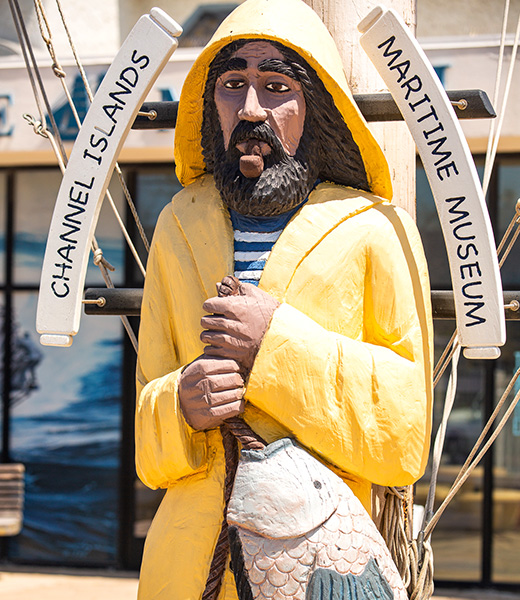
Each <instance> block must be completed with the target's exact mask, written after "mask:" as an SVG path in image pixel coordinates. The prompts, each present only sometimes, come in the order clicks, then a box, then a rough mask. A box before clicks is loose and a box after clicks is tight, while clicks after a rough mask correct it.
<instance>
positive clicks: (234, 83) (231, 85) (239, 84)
mask: <svg viewBox="0 0 520 600" xmlns="http://www.w3.org/2000/svg"><path fill="white" fill-rule="evenodd" d="M222 85H223V86H224V87H225V88H227V89H228V90H239V89H241V88H243V87H244V86H245V82H244V81H242V80H241V79H228V80H227V81H223V82H222Z"/></svg>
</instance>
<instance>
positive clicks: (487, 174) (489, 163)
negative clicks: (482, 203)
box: [482, 15, 520, 194]
mask: <svg viewBox="0 0 520 600" xmlns="http://www.w3.org/2000/svg"><path fill="white" fill-rule="evenodd" d="M519 39H520V15H519V16H518V22H517V25H516V33H515V41H514V42H513V49H512V50H511V62H510V63H509V71H508V74H507V80H506V87H505V90H504V94H503V97H502V98H503V99H502V105H501V107H500V115H499V118H498V124H497V130H496V133H495V137H494V138H493V145H492V148H491V152H490V155H489V160H486V166H485V169H484V180H483V186H482V188H483V190H484V194H486V192H487V188H488V186H489V182H490V180H491V173H492V171H493V165H494V162H495V158H496V153H497V149H498V142H499V140H500V134H501V132H502V125H503V123H504V118H505V113H506V107H507V102H508V100H509V92H510V90H511V82H512V81H513V73H514V70H515V63H516V55H517V52H518V42H519ZM486 158H487V157H486Z"/></svg>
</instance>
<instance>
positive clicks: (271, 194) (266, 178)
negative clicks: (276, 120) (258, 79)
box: [213, 121, 318, 217]
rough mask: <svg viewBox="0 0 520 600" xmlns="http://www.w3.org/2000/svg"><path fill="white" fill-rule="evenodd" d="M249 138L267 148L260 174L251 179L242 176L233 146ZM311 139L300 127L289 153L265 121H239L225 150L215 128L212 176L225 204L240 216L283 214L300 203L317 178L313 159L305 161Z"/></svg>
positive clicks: (311, 145) (236, 152) (236, 151)
mask: <svg viewBox="0 0 520 600" xmlns="http://www.w3.org/2000/svg"><path fill="white" fill-rule="evenodd" d="M249 139H257V140H259V141H263V142H266V143H268V144H269V145H270V147H271V153H270V154H268V155H266V156H264V170H263V172H262V174H261V175H260V176H259V177H255V178H248V177H245V175H243V174H242V172H241V171H240V166H239V165H240V157H241V156H242V154H241V153H240V151H239V150H237V148H236V144H238V143H240V142H242V141H245V140H249ZM312 142H313V139H312V136H309V135H307V134H306V132H305V130H304V133H303V135H302V138H301V140H300V145H299V147H298V150H297V151H296V154H295V156H289V155H288V154H287V153H286V152H285V150H284V148H283V146H282V143H281V142H280V140H279V138H278V137H277V136H276V134H275V133H274V131H273V130H272V129H271V127H270V126H269V125H268V124H267V123H254V122H250V121H240V123H239V124H238V125H237V126H236V128H235V129H234V131H233V133H232V134H231V138H230V142H229V147H228V150H227V151H226V149H225V148H224V139H223V136H222V132H221V131H220V130H219V132H218V133H217V134H216V139H215V165H214V172H213V176H214V178H215V185H216V187H217V189H218V190H219V192H220V194H221V196H222V199H223V201H224V203H225V204H226V206H227V207H228V208H231V209H233V210H235V211H236V212H238V213H241V214H243V215H251V216H256V217H263V216H275V215H280V214H283V213H285V212H288V211H290V210H291V209H293V208H295V207H296V206H298V205H299V204H301V203H302V202H303V201H304V200H305V198H306V197H307V196H308V195H309V193H310V191H311V190H312V187H313V186H314V183H315V181H316V179H317V177H318V169H317V167H316V161H313V162H314V164H311V161H309V160H307V157H308V156H313V154H312V151H313V146H314V144H313V143H312ZM304 148H305V149H306V150H305V151H304V150H303V149H304Z"/></svg>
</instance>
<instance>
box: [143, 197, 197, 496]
mask: <svg viewBox="0 0 520 600" xmlns="http://www.w3.org/2000/svg"><path fill="white" fill-rule="evenodd" d="M175 238H176V236H175V220H174V218H173V215H172V209H171V207H170V206H169V207H167V208H166V209H165V211H164V212H163V213H162V214H161V217H160V219H159V221H158V224H157V229H156V234H155V236H154V243H153V245H152V250H151V252H150V256H149V259H148V264H147V274H146V282H145V288H144V295H143V304H142V309H141V325H140V329H139V353H138V361H137V406H136V423H135V442H136V467H137V474H138V475H139V477H140V479H141V480H142V481H143V483H144V484H145V485H147V486H149V487H151V488H154V489H156V488H159V487H167V486H168V485H170V484H171V483H173V482H174V481H176V480H178V479H180V478H181V477H186V476H189V475H192V474H194V473H198V472H201V471H204V470H205V469H206V456H207V439H206V434H205V433H204V432H197V431H195V430H193V429H192V428H191V427H190V426H189V425H188V424H187V423H186V421H185V420H184V417H183V415H182V413H181V410H180V406H179V398H178V393H177V382H178V377H179V374H180V370H181V364H180V363H181V360H180V358H179V348H178V346H177V343H176V338H177V335H176V328H175V319H174V315H175V311H177V312H179V310H180V309H179V307H178V306H177V303H176V298H175V285H176V284H177V285H178V281H176V280H175V277H174V276H173V275H172V273H175V272H178V270H177V269H176V266H175V264H174V263H175V261H176V260H179V254H180V253H181V249H179V248H175V247H173V246H174V245H175ZM181 258H182V257H181ZM194 304H195V303H194ZM198 304H202V302H200V301H199V302H198ZM199 318H200V317H199ZM194 357H195V356H193V358H194Z"/></svg>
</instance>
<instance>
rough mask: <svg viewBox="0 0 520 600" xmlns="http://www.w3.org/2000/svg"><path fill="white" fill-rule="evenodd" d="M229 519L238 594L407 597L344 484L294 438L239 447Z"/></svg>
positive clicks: (272, 598)
mask: <svg viewBox="0 0 520 600" xmlns="http://www.w3.org/2000/svg"><path fill="white" fill-rule="evenodd" d="M227 521H228V525H229V539H230V549H231V566H232V569H233V572H234V576H235V581H236V587H237V592H238V596H239V599H240V600H289V599H291V600H325V599H327V600H329V599H330V600H343V599H345V600H347V599H349V600H350V599H351V600H365V599H366V600H368V599H370V600H376V599H377V600H379V599H381V600H407V598H408V596H407V593H406V591H405V588H404V585H403V582H402V579H401V577H400V575H399V573H398V571H397V568H396V566H395V564H394V562H393V560H392V558H391V556H390V553H389V551H388V548H387V547H386V544H385V542H384V540H383V538H382V537H381V535H380V534H379V532H378V530H377V528H376V526H375V525H374V523H373V521H372V519H371V518H370V516H369V515H368V513H367V512H366V510H365V509H364V508H363V506H362V504H361V502H360V501H359V500H358V499H357V498H356V496H355V495H354V494H353V492H352V491H351V490H350V488H349V487H348V485H347V484H346V483H344V481H343V480H342V479H341V478H340V477H338V476H337V475H336V474H335V473H333V472H332V471H331V470H330V469H328V468H327V467H326V466H325V465H323V464H322V463H321V462H319V461H318V460H317V459H316V458H314V457H313V456H311V455H310V454H309V453H308V452H307V451H306V450H304V449H303V448H302V447H301V446H299V445H298V444H297V443H296V442H295V441H294V440H292V439H290V438H284V439H281V440H278V441H276V442H273V443H272V444H269V445H268V446H266V447H265V448H264V449H263V450H242V452H241V457H240V462H239V465H238V469H237V474H236V478H235V483H234V487H233V492H232V495H231V499H230V502H229V506H228V511H227Z"/></svg>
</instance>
